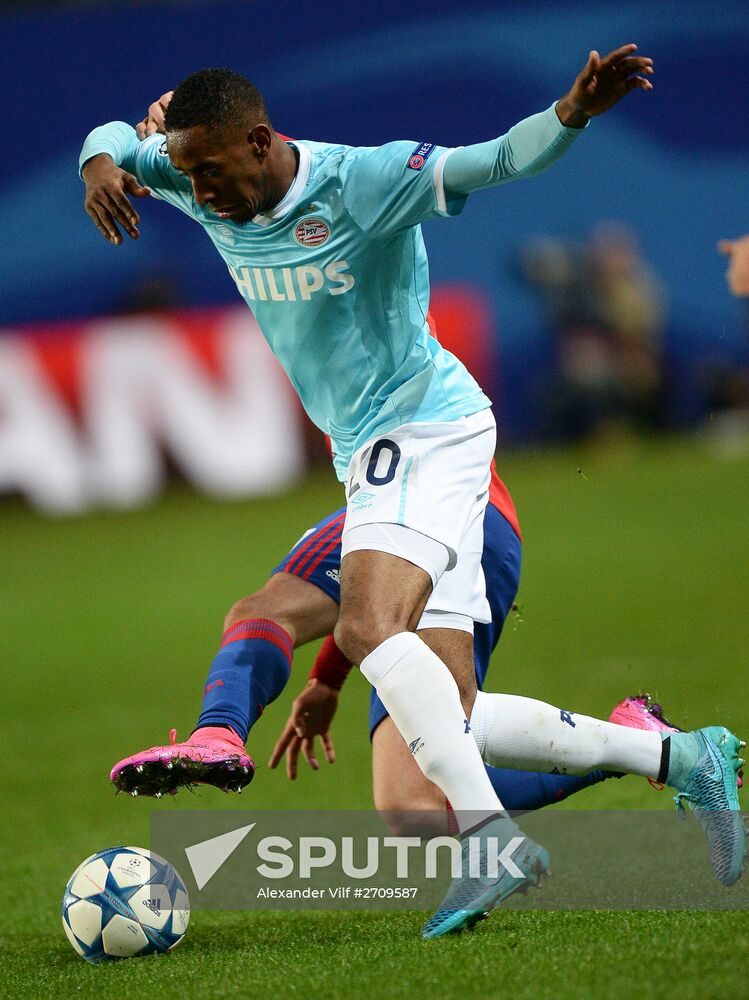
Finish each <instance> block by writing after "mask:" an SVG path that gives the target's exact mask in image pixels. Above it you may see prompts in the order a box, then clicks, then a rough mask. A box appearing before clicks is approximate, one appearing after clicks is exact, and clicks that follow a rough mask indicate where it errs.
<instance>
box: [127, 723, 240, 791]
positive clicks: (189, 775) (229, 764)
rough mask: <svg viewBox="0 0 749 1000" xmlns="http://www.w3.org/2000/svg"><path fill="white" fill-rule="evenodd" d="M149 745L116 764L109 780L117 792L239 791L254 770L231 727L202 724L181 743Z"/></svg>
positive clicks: (174, 730)
mask: <svg viewBox="0 0 749 1000" xmlns="http://www.w3.org/2000/svg"><path fill="white" fill-rule="evenodd" d="M176 736H177V730H176V729H172V730H171V732H170V733H169V739H170V740H171V746H167V747H151V749H150V750H142V751H141V752H140V753H136V754H133V756H132V757H126V758H125V759H124V760H121V761H120V762H119V763H118V764H115V765H114V767H113V768H112V771H111V773H110V775H109V780H110V781H111V782H112V784H113V785H114V786H115V788H116V789H117V791H118V792H129V793H130V795H152V796H153V797H154V798H157V799H158V798H161V796H162V795H174V794H175V793H176V791H177V790H178V789H179V788H190V787H192V786H193V785H214V786H215V787H216V788H220V789H222V791H224V792H241V791H242V789H243V788H244V787H245V785H249V783H250V782H251V781H252V779H253V777H254V774H255V765H254V764H253V761H252V757H250V756H249V754H248V753H247V751H246V750H245V748H244V744H243V743H242V740H241V739H240V737H239V736H238V735H237V734H236V733H235V732H234V730H233V729H224V728H222V727H221V726H204V727H203V728H202V729H198V730H196V731H195V732H194V733H193V734H192V736H190V737H188V739H187V740H186V741H185V742H184V743H175V738H176Z"/></svg>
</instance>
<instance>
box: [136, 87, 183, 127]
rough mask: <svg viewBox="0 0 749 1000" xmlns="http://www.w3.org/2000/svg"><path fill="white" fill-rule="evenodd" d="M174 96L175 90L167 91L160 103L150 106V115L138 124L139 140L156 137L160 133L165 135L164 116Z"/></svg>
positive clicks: (155, 102)
mask: <svg viewBox="0 0 749 1000" xmlns="http://www.w3.org/2000/svg"><path fill="white" fill-rule="evenodd" d="M173 94H174V91H173V90H167V92H166V93H165V94H162V95H161V97H160V98H159V99H158V101H154V102H153V104H151V105H149V107H148V114H147V115H146V117H145V118H144V119H143V121H142V122H138V124H137V125H136V126H135V131H136V133H137V135H138V138H139V139H147V138H148V136H149V135H155V134H156V132H160V133H161V135H163V134H164V115H165V113H166V109H167V108H168V107H169V102H170V101H171V99H172V96H173Z"/></svg>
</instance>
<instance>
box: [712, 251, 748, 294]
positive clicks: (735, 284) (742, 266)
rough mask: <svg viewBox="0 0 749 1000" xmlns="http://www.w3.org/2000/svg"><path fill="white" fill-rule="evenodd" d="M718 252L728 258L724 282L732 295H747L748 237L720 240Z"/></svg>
mask: <svg viewBox="0 0 749 1000" xmlns="http://www.w3.org/2000/svg"><path fill="white" fill-rule="evenodd" d="M718 250H720V252H721V253H722V254H725V255H726V257H729V258H730V260H729V262H728V270H727V271H726V281H727V282H728V287H729V288H730V289H731V291H732V292H733V294H734V295H742V296H743V295H749V236H741V237H739V239H737V240H721V241H720V243H719V244H718Z"/></svg>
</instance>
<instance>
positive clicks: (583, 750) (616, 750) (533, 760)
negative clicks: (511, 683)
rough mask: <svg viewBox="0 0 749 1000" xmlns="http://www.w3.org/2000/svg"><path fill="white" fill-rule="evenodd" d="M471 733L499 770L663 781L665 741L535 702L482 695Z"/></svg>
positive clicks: (640, 731) (479, 697)
mask: <svg viewBox="0 0 749 1000" xmlns="http://www.w3.org/2000/svg"><path fill="white" fill-rule="evenodd" d="M471 729H472V731H473V735H474V738H475V740H476V744H477V746H478V748H479V752H480V753H481V756H482V757H483V758H484V760H485V761H486V763H487V764H491V765H493V766H494V767H515V768H520V769H521V770H527V771H551V770H556V771H558V772H560V773H561V774H587V773H588V771H593V770H598V769H599V768H600V769H603V770H606V771H619V772H622V773H624V774H641V775H643V776H644V777H646V778H657V777H658V774H659V772H660V768H661V744H662V737H661V734H660V733H658V732H652V731H648V730H643V729H629V728H628V727H626V726H617V725H615V724H614V723H613V722H602V721H601V720H600V719H592V718H590V716H588V715H578V714H577V713H575V712H564V711H561V710H560V709H558V708H554V707H552V706H551V705H547V704H545V703H544V702H542V701H535V700H534V699H533V698H521V697H519V696H517V695H513V694H490V693H487V692H486V691H479V692H478V694H477V695H476V701H475V703H474V706H473V712H472V714H471Z"/></svg>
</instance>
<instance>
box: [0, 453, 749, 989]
mask: <svg viewBox="0 0 749 1000" xmlns="http://www.w3.org/2000/svg"><path fill="white" fill-rule="evenodd" d="M500 467H501V472H502V473H503V474H504V476H505V478H506V480H507V482H508V483H509V485H510V487H511V489H512V491H513V494H514V496H515V498H516V501H517V504H518V508H519V510H520V515H521V522H522V526H523V529H524V533H525V539H526V540H525V546H524V552H525V556H524V567H523V582H522V586H521V593H520V598H519V604H520V608H521V614H520V615H519V616H515V617H514V618H513V620H511V621H510V622H509V623H508V626H507V628H506V632H505V636H504V638H503V640H502V643H501V646H500V649H499V651H498V653H497V654H496V656H495V660H494V664H493V667H492V670H491V672H490V675H489V680H490V684H489V686H490V687H493V688H497V689H503V690H507V691H510V692H515V693H524V694H528V695H531V696H535V697H541V698H544V699H545V700H548V701H551V702H552V703H557V704H560V705H562V706H563V707H565V708H569V709H572V710H578V711H584V712H590V713H592V714H604V713H608V711H610V709H611V707H612V706H613V704H614V703H615V702H616V701H617V700H618V699H619V698H620V697H622V696H623V695H625V694H629V693H633V692H636V691H638V690H639V689H640V688H641V687H646V688H647V689H649V690H650V691H651V693H652V694H654V695H657V696H658V697H659V698H660V699H662V701H663V702H664V704H665V706H666V710H667V712H668V713H670V714H671V715H672V716H673V717H674V719H675V720H677V721H679V722H681V723H682V724H683V725H686V726H687V727H693V726H697V725H702V724H710V723H715V722H721V723H724V724H726V725H728V726H730V727H732V728H734V730H735V731H738V732H739V734H740V735H742V736H744V737H746V734H747V732H749V693H747V683H746V670H745V663H746V651H747V648H749V616H747V612H746V608H747V600H748V599H749V582H748V577H747V567H749V518H748V517H747V496H749V462H747V461H746V458H745V457H744V459H743V460H742V459H728V458H718V457H716V456H715V455H710V454H709V453H708V452H706V451H705V450H704V449H703V448H702V447H701V446H700V445H699V444H698V443H696V442H695V441H689V440H677V441H667V442H665V443H664V442H661V443H658V444H654V443H646V444H634V443H628V444H623V445H620V446H618V447H615V448H611V449H609V450H605V451H604V450H601V451H563V452H538V453H524V454H522V455H512V456H509V457H508V458H506V459H505V460H503V461H502V462H501V463H500ZM339 504H340V492H339V487H338V486H337V484H336V483H335V482H334V481H333V479H332V476H330V475H327V474H326V473H324V472H317V473H313V474H312V475H310V476H309V477H308V478H307V479H306V480H305V481H304V482H303V483H302V484H301V485H300V486H299V487H298V488H297V489H295V490H294V491H293V492H291V493H289V494H288V495H286V496H284V497H282V498H279V499H275V500H263V501H257V502H252V503H229V504H216V503H212V502H210V501H208V500H205V499H201V498H198V497H195V496H194V495H193V494H191V493H189V492H188V491H187V490H186V489H185V488H181V487H175V488H173V489H172V490H170V492H169V493H168V494H167V495H166V496H165V497H163V498H162V499H160V500H159V501H158V502H157V503H156V504H154V505H153V506H151V507H149V508H147V509H144V510H142V511H137V512H129V513H106V514H98V515H95V516H92V517H89V518H83V519H73V520H68V521H49V520H44V519H41V518H39V517H38V516H36V515H34V514H32V513H30V512H28V511H27V510H26V509H25V508H24V507H23V506H22V505H21V504H20V503H19V502H16V501H6V502H4V503H3V506H2V507H1V508H0V537H1V538H2V541H1V542H0V658H1V662H2V695H1V696H0V706H1V714H2V719H3V723H2V736H3V754H2V759H3V767H2V774H1V777H0V790H1V795H2V819H1V820H0V823H1V828H2V850H1V851H0V866H1V868H0V874H1V877H0V997H9V998H10V997H13V998H15V997H18V998H24V1000H30V998H36V997H40V998H41V997H44V998H47V997H55V998H59V997H97V998H110V997H111V998H129V997H136V996H148V997H155V998H162V997H167V998H172V997H174V998H192V997H195V998H203V997H211V996H236V997H249V998H254V997H263V998H265V997H268V996H276V997H320V998H336V997H346V998H347V1000H351V998H355V997H367V998H371V1000H374V998H380V997H383V998H385V997H387V998H393V997H407V998H408V1000H420V998H427V997H429V998H452V997H458V996H460V997H476V998H481V997H507V998H514V997H528V998H533V1000H542V998H554V1000H556V998H568V997H569V998H583V997H610V996H612V997H613V996H616V997H617V998H618V1000H624V998H627V997H637V998H642V1000H651V998H656V997H669V998H672V997H678V998H679V1000H685V998H688V997H695V998H696V997H700V998H705V997H719V996H733V997H739V996H746V995H747V985H746V983H747V979H746V962H747V960H748V959H749V934H748V933H747V930H748V929H749V921H747V918H746V915H745V914H743V913H735V912H734V913H731V912H728V913H705V912H683V913H666V912H650V913H626V912H625V913H613V912H612V913H610V912H602V913H590V912H577V913H576V912H567V913H533V912H530V913H522V914H518V913H511V912H504V913H502V912H497V913H495V914H494V915H493V916H492V918H491V919H490V920H488V921H486V922H485V923H483V924H481V925H480V926H479V927H478V928H477V929H476V930H475V931H474V932H473V933H471V934H467V935H463V936H461V937H458V938H455V939H448V940H443V941H437V942H423V941H421V940H420V938H419V928H420V926H421V924H422V922H423V919H424V915H423V914H420V913H401V914H388V913H367V914H358V913H346V912H341V913H331V914H320V913H266V914H252V913H195V914H193V918H192V922H191V927H190V929H189V931H188V934H187V937H186V938H185V941H184V943H183V944H182V945H181V947H180V948H179V950H178V951H177V952H175V953H174V955H172V956H166V957H155V958H148V959H143V960H134V961H128V962H120V963H115V964H112V965H105V966H98V967H95V966H89V965H88V964H87V963H85V962H83V961H82V960H81V959H79V958H78V957H77V956H76V955H75V954H74V952H73V950H72V949H71V947H70V945H69V944H68V942H67V940H66V939H65V937H64V935H63V932H62V928H61V926H60V917H59V904H60V897H61V894H62V890H63V887H64V885H65V882H66V880H67V878H68V876H69V875H70V873H71V872H72V870H73V868H74V867H75V866H76V865H77V864H78V863H79V862H80V861H81V860H82V859H83V858H84V857H85V856H87V855H88V854H90V853H92V852H94V851H96V850H100V849H102V848H104V847H109V846H112V845H115V844H120V843H122V844H127V843H132V844H141V845H142V846H146V845H147V841H148V829H149V826H148V824H149V815H150V813H151V810H153V809H174V808H178V807H179V806H180V805H184V806H187V805H189V806H190V807H192V808H196V807H197V808H207V809H210V808H224V809H233V808H244V809H247V808H252V807H258V808H282V807H288V808H293V807H301V808H314V807H316V806H320V807H322V806H325V807H328V808H348V809H351V808H368V807H369V806H370V805H371V798H370V776H369V744H368V738H367V731H366V699H367V688H366V685H365V683H364V682H363V680H362V678H361V677H359V676H356V677H353V678H352V679H351V681H350V682H349V687H348V689H347V690H345V691H344V696H343V701H342V709H341V713H340V716H339V719H338V720H337V722H336V724H335V728H334V738H335V740H336V749H337V752H338V762H337V763H336V764H335V765H334V766H333V767H332V768H329V767H328V766H327V765H325V764H323V765H322V771H321V772H320V773H317V774H313V773H311V772H308V771H303V772H302V774H301V777H300V779H299V780H298V781H297V783H296V784H294V785H291V784H289V783H288V782H287V780H286V778H285V775H284V774H283V773H281V772H277V773H273V772H269V771H268V770H267V768H266V767H265V762H266V761H267V759H268V756H269V752H270V749H271V747H272V745H273V742H274V740H275V737H276V735H277V733H278V731H279V729H280V727H281V724H282V723H283V722H284V721H285V718H286V710H287V708H288V705H289V702H290V700H291V698H292V697H293V695H294V694H295V693H296V691H297V690H298V689H299V688H300V687H301V685H302V683H303V681H304V678H305V677H306V673H307V670H308V667H309V665H310V661H311V657H312V653H313V650H308V651H303V652H301V653H300V654H298V655H297V658H296V660H295V666H294V672H293V675H292V680H291V684H290V686H289V688H288V691H287V695H286V696H284V697H283V698H282V699H280V701H279V702H278V703H276V704H275V705H273V706H272V707H271V708H270V709H269V710H268V711H267V713H266V714H265V716H264V718H263V720H262V721H261V723H260V725H259V726H258V728H257V729H256V730H255V731H254V733H253V735H252V737H251V743H250V749H251V752H252V753H253V754H254V756H255V758H256V761H257V762H258V763H259V767H258V773H257V775H256V777H255V781H254V783H253V785H252V786H251V788H250V789H248V791H247V792H246V794H245V795H244V796H242V798H238V797H231V798H230V797H229V796H224V795H222V794H221V793H219V792H217V791H215V790H212V789H203V790H202V791H200V792H199V793H197V795H196V796H194V797H188V796H186V795H184V794H183V795H182V796H181V797H178V798H177V799H176V800H175V801H174V802H160V803H156V802H154V801H152V800H133V799H130V798H129V797H124V796H119V797H115V796H114V795H113V794H112V791H111V789H110V786H109V784H108V780H107V775H108V771H109V768H110V766H111V765H112V763H113V762H114V761H116V760H118V759H119V758H120V757H122V756H125V755H126V754H129V753H132V752H134V751H135V750H137V749H141V748H143V747H144V746H150V745H152V744H154V743H158V742H166V741H167V739H168V731H169V728H170V726H173V725H174V726H177V728H178V730H179V734H180V735H181V736H183V737H184V736H186V735H187V733H188V732H189V730H190V729H191V727H192V724H193V722H194V719H195V712H196V707H197V705H198V702H199V696H200V691H201V688H202V683H203V678H204V675H205V673H206V670H207V665H208V663H209V661H210V659H211V657H212V654H213V651H214V649H215V647H216V644H217V641H218V639H219V636H220V633H221V622H222V618H223V615H224V613H225V611H226V609H227V608H228V607H229V606H230V604H231V603H232V602H233V601H234V600H235V599H236V598H237V597H239V596H241V595H243V594H245V593H249V592H251V591H252V590H253V589H255V588H256V587H257V586H259V585H260V584H261V583H262V582H263V580H264V579H265V577H266V574H267V571H268V570H269V569H270V567H272V566H273V565H274V563H275V562H276V561H277V559H278V558H279V557H280V556H282V555H283V554H284V553H285V551H286V550H287V548H288V546H290V545H291V544H292V543H293V542H295V541H296V539H297V538H298V537H299V535H301V533H302V532H303V531H304V530H305V529H306V528H307V527H309V526H310V525H311V524H312V523H314V521H315V520H316V519H317V518H319V517H321V516H322V515H324V514H326V513H328V512H329V511H331V510H332V509H334V508H335V507H337V506H339ZM305 766H306V765H305ZM627 806H636V807H639V808H669V807H670V798H669V796H668V793H666V792H663V793H660V794H659V793H656V792H654V791H653V790H651V789H650V788H649V786H648V785H647V784H646V782H645V781H643V780H642V779H637V778H626V779H623V780H621V781H613V782H608V783H606V784H605V785H603V786H599V787H597V788H594V789H590V790H588V791H587V792H585V793H583V794H581V795H579V796H577V797H575V798H573V799H572V800H570V801H569V802H568V803H565V805H564V808H575V809H578V808H581V809H584V808H605V807H627ZM632 877H633V878H636V877H637V872H636V870H633V872H632Z"/></svg>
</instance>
